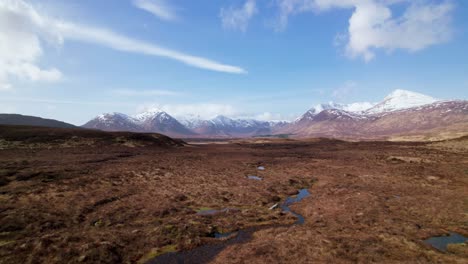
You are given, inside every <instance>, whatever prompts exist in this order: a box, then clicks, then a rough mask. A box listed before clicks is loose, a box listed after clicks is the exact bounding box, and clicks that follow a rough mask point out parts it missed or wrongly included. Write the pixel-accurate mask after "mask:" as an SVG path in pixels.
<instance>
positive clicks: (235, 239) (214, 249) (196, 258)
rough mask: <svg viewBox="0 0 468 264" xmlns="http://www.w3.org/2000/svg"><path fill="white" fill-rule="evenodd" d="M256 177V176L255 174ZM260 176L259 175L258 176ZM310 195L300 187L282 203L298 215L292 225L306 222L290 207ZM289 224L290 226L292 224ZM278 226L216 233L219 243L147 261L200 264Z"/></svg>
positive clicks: (222, 210)
mask: <svg viewBox="0 0 468 264" xmlns="http://www.w3.org/2000/svg"><path fill="white" fill-rule="evenodd" d="M253 177H256V176H253ZM258 178H259V177H258ZM309 195H310V193H309V191H308V190H307V189H300V190H299V193H298V194H297V195H294V196H290V197H288V198H286V200H285V201H284V202H283V203H281V204H280V208H281V210H283V211H285V212H290V213H291V214H293V215H294V216H296V217H297V221H296V222H295V223H294V224H292V225H302V224H303V223H304V221H305V220H304V217H303V216H302V215H300V214H298V213H296V212H294V211H292V210H291V208H289V207H290V206H291V205H293V204H294V203H297V202H300V201H302V200H303V199H304V198H306V197H308V196H309ZM229 210H236V209H230V208H225V209H221V210H211V209H210V210H204V211H200V212H198V213H197V214H203V215H209V214H217V213H221V212H229ZM292 225H288V226H292ZM274 227H277V226H263V227H250V228H247V229H243V230H239V231H234V232H228V233H215V234H214V237H215V238H216V239H219V240H220V241H219V242H218V243H211V244H207V245H203V246H200V247H198V248H195V249H192V250H189V251H181V252H171V253H167V254H164V255H161V256H159V257H157V258H155V259H152V260H150V261H148V262H147V263H184V264H191V263H193V264H195V263H196V264H200V263H208V262H210V261H211V260H212V259H214V258H215V257H216V256H217V255H218V254H219V253H220V252H221V251H222V250H223V249H224V248H226V247H227V246H229V245H234V244H241V243H245V242H247V241H249V240H250V239H251V238H252V234H253V233H254V232H255V231H258V230H261V229H264V228H274Z"/></svg>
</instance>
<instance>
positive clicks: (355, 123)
mask: <svg viewBox="0 0 468 264" xmlns="http://www.w3.org/2000/svg"><path fill="white" fill-rule="evenodd" d="M467 131H468V101H446V102H435V103H432V104H428V105H427V104H426V105H423V106H418V107H413V108H408V109H403V110H396V111H391V112H384V113H379V114H355V113H350V112H346V111H342V110H336V109H334V110H325V111H322V112H321V113H319V114H318V115H315V116H313V117H312V119H307V120H302V121H300V122H295V123H293V124H291V125H290V126H287V127H285V128H283V129H280V130H278V131H275V132H276V133H290V134H294V136H295V137H335V138H349V139H384V138H390V137H396V136H401V135H418V134H419V135H437V134H439V135H441V134H445V135H449V134H452V135H453V136H460V135H463V134H466V133H467Z"/></svg>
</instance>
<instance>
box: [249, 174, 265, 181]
mask: <svg viewBox="0 0 468 264" xmlns="http://www.w3.org/2000/svg"><path fill="white" fill-rule="evenodd" d="M247 178H248V179H249V180H256V181H261V180H263V178H262V177H258V176H254V175H249V176H247Z"/></svg>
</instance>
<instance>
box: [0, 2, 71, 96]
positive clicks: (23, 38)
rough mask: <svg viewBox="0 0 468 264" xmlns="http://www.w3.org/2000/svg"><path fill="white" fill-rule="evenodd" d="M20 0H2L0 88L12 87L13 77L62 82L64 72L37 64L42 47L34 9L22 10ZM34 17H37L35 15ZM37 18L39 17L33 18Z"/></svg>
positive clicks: (0, 15) (0, 19)
mask: <svg viewBox="0 0 468 264" xmlns="http://www.w3.org/2000/svg"><path fill="white" fill-rule="evenodd" d="M23 7H24V5H23V3H22V2H20V1H9V0H4V1H1V2H0V90H3V91H4V90H11V89H12V85H11V83H10V80H11V78H12V77H16V78H20V79H26V80H31V81H58V80H60V79H61V78H62V73H61V72H60V71H59V70H57V69H55V68H50V69H42V68H41V67H40V66H38V65H37V63H38V61H39V59H40V57H41V55H42V46H41V41H40V38H39V36H38V35H37V34H36V32H35V28H34V27H33V26H32V25H31V24H32V21H31V20H30V19H27V16H29V15H31V16H34V15H35V14H34V13H32V14H31V13H30V10H22V8H23ZM31 18H33V17H31ZM33 19H34V20H36V18H33Z"/></svg>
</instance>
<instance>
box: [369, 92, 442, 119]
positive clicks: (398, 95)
mask: <svg viewBox="0 0 468 264" xmlns="http://www.w3.org/2000/svg"><path fill="white" fill-rule="evenodd" d="M437 101H438V100H437V99H435V98H433V97H430V96H428V95H424V94H420V93H416V92H411V91H407V90H400V89H398V90H395V91H393V92H392V93H390V94H389V95H388V96H387V97H385V98H384V100H383V101H382V102H380V103H378V104H377V105H375V106H374V107H372V108H370V109H368V110H367V111H366V113H368V114H379V113H384V112H392V111H397V110H403V109H408V108H413V107H418V106H422V105H427V104H432V103H435V102H437Z"/></svg>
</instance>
